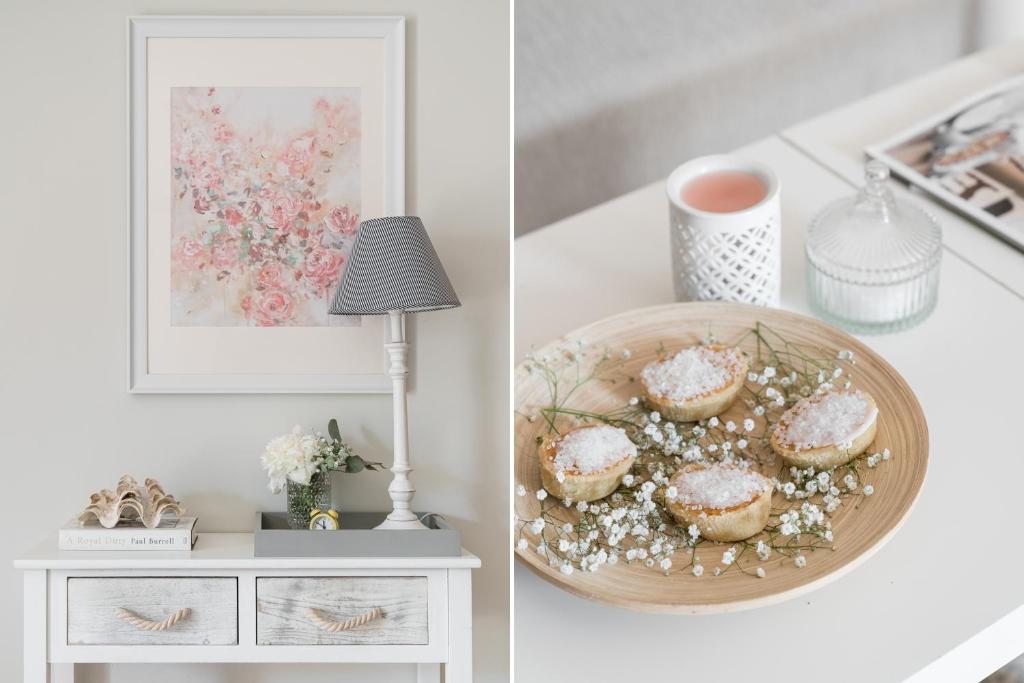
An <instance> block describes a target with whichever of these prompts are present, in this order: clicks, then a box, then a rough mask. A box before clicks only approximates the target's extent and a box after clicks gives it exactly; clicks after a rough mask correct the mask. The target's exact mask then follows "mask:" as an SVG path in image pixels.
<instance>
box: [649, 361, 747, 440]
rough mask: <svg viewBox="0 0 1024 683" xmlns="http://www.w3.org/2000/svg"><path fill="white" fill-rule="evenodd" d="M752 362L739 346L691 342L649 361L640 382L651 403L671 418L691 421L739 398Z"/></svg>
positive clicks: (709, 414)
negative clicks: (702, 344)
mask: <svg viewBox="0 0 1024 683" xmlns="http://www.w3.org/2000/svg"><path fill="white" fill-rule="evenodd" d="M749 368H750V363H749V362H748V360H747V357H746V356H745V355H744V354H743V352H742V351H740V350H739V349H736V348H732V347H728V346H721V345H720V344H708V345H704V346H691V347H689V348H685V349H683V350H682V351H680V352H678V353H677V354H675V355H674V356H672V357H671V358H668V359H666V360H662V361H657V362H654V363H651V364H649V365H647V366H646V367H645V368H644V369H643V370H641V371H640V383H641V384H642V385H643V389H644V395H645V396H646V398H647V403H648V405H649V406H650V407H651V408H652V409H654V410H657V411H658V412H659V413H661V414H662V415H664V416H665V417H667V418H668V419H670V420H676V421H679V422H691V421H694V420H703V419H704V418H708V417H712V416H713V415H719V414H720V413H722V411H724V410H725V409H726V408H728V407H729V406H730V405H732V402H733V401H734V400H736V394H737V393H739V390H740V388H741V387H742V386H743V381H744V379H746V376H747V370H748V369H749Z"/></svg>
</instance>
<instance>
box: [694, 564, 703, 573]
mask: <svg viewBox="0 0 1024 683" xmlns="http://www.w3.org/2000/svg"><path fill="white" fill-rule="evenodd" d="M703 573H704V566H703V565H700V564H695V565H693V575H694V576H700V575H701V574H703Z"/></svg>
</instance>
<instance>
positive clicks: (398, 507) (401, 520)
mask: <svg viewBox="0 0 1024 683" xmlns="http://www.w3.org/2000/svg"><path fill="white" fill-rule="evenodd" d="M388 323H389V324H388V327H389V333H388V343H387V344H385V345H384V348H386V349H387V351H388V356H389V357H390V359H391V365H390V367H389V368H388V374H389V375H390V376H391V385H392V389H393V394H394V395H393V401H394V409H393V410H394V420H395V459H394V463H393V464H392V466H391V472H392V474H394V478H393V479H392V480H391V484H390V485H389V486H388V494H389V495H390V496H391V501H392V505H393V508H394V509H392V510H391V514H389V515H388V517H387V519H385V520H384V521H383V522H382V523H381V524H380V525H378V526H377V528H378V529H426V528H427V527H426V526H425V525H424V524H423V522H421V521H420V520H419V518H418V517H416V515H415V514H414V513H413V511H412V508H411V505H412V497H413V495H414V494H415V493H416V489H415V487H413V485H412V480H410V479H409V473H410V472H412V467H410V466H409V418H408V412H407V410H406V401H405V383H406V378H407V377H408V376H409V366H408V364H407V363H406V358H407V357H408V355H409V344H408V343H406V341H405V312H403V311H389V312H388Z"/></svg>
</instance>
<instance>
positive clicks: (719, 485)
mask: <svg viewBox="0 0 1024 683" xmlns="http://www.w3.org/2000/svg"><path fill="white" fill-rule="evenodd" d="M672 485H673V486H675V487H676V501H677V502H679V503H682V504H683V505H689V506H694V507H703V508H715V509H724V508H731V507H736V506H737V505H743V504H744V503H748V502H750V501H751V500H753V499H754V498H756V497H757V496H759V495H760V494H761V493H763V492H764V491H765V489H767V488H768V487H769V486H770V485H771V481H769V480H768V479H767V478H766V477H764V476H763V475H761V474H759V473H757V472H754V471H753V470H745V469H741V468H739V467H734V466H731V465H719V464H713V465H708V466H706V467H694V468H691V469H683V470H680V471H679V473H678V474H677V475H676V476H675V477H673V479H672Z"/></svg>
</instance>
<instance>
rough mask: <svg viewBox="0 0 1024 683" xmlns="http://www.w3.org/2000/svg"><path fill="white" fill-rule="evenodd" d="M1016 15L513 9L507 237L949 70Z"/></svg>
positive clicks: (963, 3)
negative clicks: (510, 224) (510, 228)
mask: <svg viewBox="0 0 1024 683" xmlns="http://www.w3.org/2000/svg"><path fill="white" fill-rule="evenodd" d="M1012 4H1013V2H1012V0H884V1H883V0H869V1H868V2H864V1H863V0H827V1H826V0H771V1H768V2H765V1H764V0H725V1H723V2H710V1H709V0H634V1H633V2H619V1H618V0H518V1H517V2H516V12H515V41H516V50H515V160H516V166H515V169H516V171H515V182H516V197H515V208H516V214H515V230H516V234H523V233H525V232H528V231H530V230H533V229H535V228H537V227H540V226H543V225H547V224H548V223H551V222H553V221H555V220H558V219H559V218H564V217H565V216H569V215H572V214H574V213H577V212H579V211H581V210H583V209H585V208H587V207H590V206H593V205H595V204H598V203H600V202H603V201H606V200H608V199H612V198H613V197H616V196H618V195H620V194H623V193H625V192H628V191H630V190H633V189H636V188H638V187H641V186H643V185H646V184H647V183H650V182H653V181H654V180H657V179H658V178H662V177H664V176H666V175H668V173H669V171H671V170H672V169H673V168H674V167H675V166H677V165H678V164H680V163H682V162H683V161H685V160H687V159H689V158H692V157H695V156H700V155H702V154H710V153H714V152H721V151H727V150H730V149H734V148H736V147H739V146H741V145H743V144H746V143H747V142H750V141H752V140H756V139H758V138H761V137H763V136H765V135H769V134H771V133H773V132H775V131H776V130H778V129H780V128H784V127H786V126H789V125H791V124H793V123H796V122H797V121H800V120H802V119H805V118H808V117H810V116H812V115H814V114H817V113H820V112H823V111H826V110H828V109H831V108H833V107H836V106H839V105H840V104H843V103H845V102H848V101H852V100H856V99H859V98H860V97H863V96H864V95H866V94H868V93H870V92H873V91H875V90H878V89H880V88H883V87H885V86H888V85H891V84H894V83H898V82H899V81H902V80H905V79H907V78H909V77H911V76H913V75H915V74H918V73H922V72H924V71H928V70H930V69H933V68H935V67H937V66H939V65H941V64H943V63H945V62H947V61H949V60H951V59H955V58H956V57H958V56H960V55H962V54H964V53H966V52H970V51H971V50H973V49H974V48H975V47H976V46H978V45H979V44H980V43H982V42H985V41H987V40H993V39H995V38H996V36H998V35H1000V34H1002V33H1005V32H1006V31H1007V30H1008V27H1007V26H1006V25H1005V23H1006V22H1005V21H1002V20H1004V19H1006V15H1007V14H1008V15H1009V16H1010V18H1011V19H1016V20H1017V23H1018V24H1019V23H1020V20H1021V17H1020V16H1014V15H1015V13H1014V11H1013V10H1012V8H1010V9H1006V8H1004V7H1002V6H1005V5H1012ZM989 6H992V7H989ZM1017 30H1020V27H1019V26H1018V29H1017Z"/></svg>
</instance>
